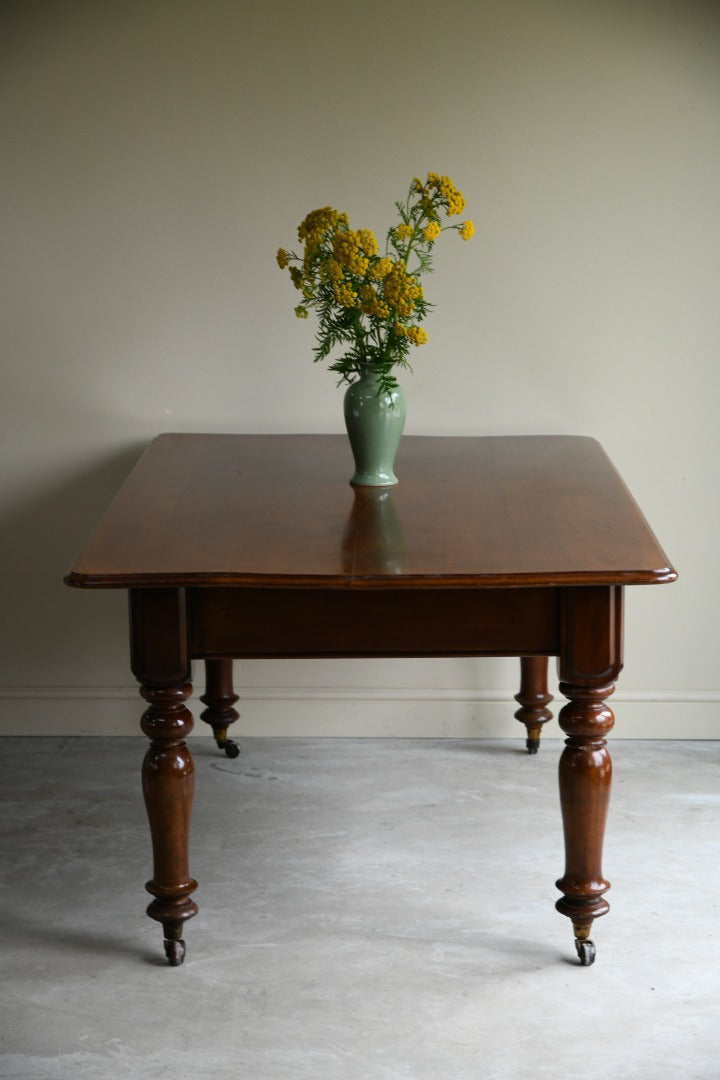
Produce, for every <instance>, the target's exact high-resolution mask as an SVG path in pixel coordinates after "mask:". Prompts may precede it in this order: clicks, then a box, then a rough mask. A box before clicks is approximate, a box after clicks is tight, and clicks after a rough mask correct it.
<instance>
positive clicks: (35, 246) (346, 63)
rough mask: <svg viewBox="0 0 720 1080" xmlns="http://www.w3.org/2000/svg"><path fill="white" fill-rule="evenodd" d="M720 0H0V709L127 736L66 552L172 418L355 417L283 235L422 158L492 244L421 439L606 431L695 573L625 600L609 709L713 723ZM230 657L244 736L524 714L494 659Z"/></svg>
mask: <svg viewBox="0 0 720 1080" xmlns="http://www.w3.org/2000/svg"><path fill="white" fill-rule="evenodd" d="M719 11H720V9H719V8H718V6H717V5H716V4H711V3H708V4H703V3H700V2H697V0H676V2H672V0H664V2H663V0H622V2H620V0H617V2H608V0H602V2H601V0H566V2H562V0H445V2H444V4H442V5H438V4H434V3H433V4H430V3H428V2H426V0H366V2H365V3H363V4H358V3H349V2H346V0H332V2H330V0H307V2H306V3H304V4H298V3H296V2H289V0H274V2H273V0H270V2H268V3H263V4H256V3H244V2H242V0H235V2H232V0H203V2H200V0H196V2H190V0H165V2H163V0H142V2H120V0H117V2H115V0H97V2H96V3H87V2H85V3H73V2H70V0H55V2H54V3H43V2H40V0H37V2H35V0H22V2H20V0H18V2H14V3H13V2H6V4H5V5H4V12H5V14H4V16H3V20H4V24H3V28H2V43H1V45H0V51H1V55H0V91H1V92H0V114H1V117H2V133H3V135H2V153H3V156H4V159H5V160H4V162H3V167H2V170H1V171H0V214H1V215H2V220H3V226H4V228H3V237H4V239H3V242H2V251H1V252H0V259H1V260H2V263H4V264H7V265H6V266H3V267H2V275H1V277H2V289H1V290H0V304H1V305H2V309H3V310H2V312H1V316H2V319H1V322H2V328H3V334H2V338H3V344H2V353H1V356H2V361H1V362H2V366H3V380H2V386H3V390H2V401H1V403H0V409H1V410H2V417H1V418H0V419H1V433H2V443H3V450H2V470H1V472H0V499H1V506H2V513H3V528H2V545H3V557H2V569H3V580H2V589H3V597H2V615H3V631H2V634H3V641H2V647H1V648H0V730H2V731H4V732H18V731H23V730H27V731H30V732H54V733H62V732H65V733H75V732H82V731H98V732H103V731H109V732H111V731H124V730H135V727H136V723H137V717H138V714H139V703H138V701H137V699H136V696H135V692H134V690H133V689H132V688H131V687H132V679H131V677H130V675H129V672H128V663H127V646H126V627H125V608H124V597H123V596H122V595H120V594H112V593H108V594H102V593H81V592H75V591H71V590H68V589H66V588H64V586H63V585H62V575H63V573H64V571H65V570H66V568H67V567H68V565H69V564H70V562H71V561H72V559H73V557H74V555H75V553H76V551H77V550H78V548H79V547H80V546H81V544H82V542H83V540H84V538H85V536H86V535H87V533H88V531H89V529H90V528H91V526H92V524H93V522H94V520H95V518H96V516H97V515H98V514H99V512H100V511H101V510H102V508H103V507H104V505H105V504H106V502H107V501H108V499H109V498H110V496H111V495H112V493H113V491H114V489H115V488H116V486H117V484H118V483H119V481H120V480H121V478H122V477H123V476H124V474H125V473H126V472H127V470H128V468H129V466H130V465H131V464H132V462H133V461H134V460H135V459H136V457H137V456H138V454H139V453H140V452H141V450H142V448H143V447H144V446H145V445H146V444H147V442H148V441H149V440H150V439H151V438H152V437H153V436H154V435H155V434H156V433H158V432H160V431H165V430H174V431H199V430H208V431H339V430H341V409H340V394H339V391H338V390H337V389H336V387H335V383H334V377H333V376H332V375H331V374H329V373H327V372H326V371H324V370H322V369H319V368H317V367H313V365H312V363H311V361H310V349H311V345H312V324H311V323H299V322H297V320H295V318H294V317H293V314H292V305H293V302H294V298H293V296H292V295H291V290H290V288H289V283H288V281H287V278H286V276H285V275H283V274H281V273H280V272H279V270H278V269H277V267H276V265H275V261H274V253H275V250H276V248H277V247H278V245H280V244H291V243H292V241H293V239H294V234H295V227H296V225H297V222H298V221H299V220H300V218H301V217H302V216H303V215H304V214H305V212H306V211H308V210H309V209H311V208H313V207H315V206H319V205H324V204H326V203H332V204H334V205H336V206H339V207H340V208H343V209H346V210H347V211H348V212H349V214H350V216H351V220H352V221H353V223H355V224H356V225H366V226H368V227H371V228H374V229H376V230H377V231H380V232H382V231H383V230H384V228H385V226H386V224H387V223H388V222H389V219H390V214H391V211H392V203H393V200H394V199H395V198H397V197H400V196H401V195H402V194H403V193H404V190H405V186H406V183H407V182H408V180H409V179H410V178H411V177H412V176H413V175H414V174H416V173H423V172H425V171H427V170H428V169H434V170H437V171H440V172H445V173H448V174H449V175H450V176H451V177H452V178H453V179H454V180H455V181H456V183H457V184H458V185H459V186H460V187H461V188H462V189H463V190H464V191H465V193H466V196H467V198H468V203H469V210H468V212H469V214H470V215H471V216H472V217H473V218H474V219H475V222H476V226H477V234H476V239H475V240H474V241H473V242H472V243H471V244H467V245H463V244H461V243H460V242H458V243H451V242H449V241H448V242H447V243H445V244H444V245H443V249H441V250H440V252H439V257H438V259H437V271H436V273H435V275H434V276H433V278H432V279H431V280H430V281H429V282H428V285H427V287H426V291H427V292H428V294H429V295H430V297H431V299H433V300H434V301H436V303H437V310H436V311H435V313H434V314H433V316H432V317H431V320H430V322H429V324H428V328H429V331H430V335H431V340H430V343H429V344H428V345H427V346H426V347H425V348H423V349H421V350H419V351H418V353H417V355H416V371H415V374H414V376H412V377H409V378H408V379H407V380H406V388H407V392H408V398H409V420H408V431H409V432H411V433H451V434H453V433H457V434H467V433H489V434H493V433H505V432H519V433H526V432H570V433H583V434H591V435H594V436H596V437H597V438H599V439H600V440H601V441H602V442H603V443H604V445H605V447H606V449H607V450H608V452H609V453H610V455H611V457H612V458H613V459H614V460H615V462H616V464H617V465H618V467H619V468H620V470H621V471H622V472H623V474H624V476H625V478H626V479H627V481H628V483H629V485H630V486H631V488H632V489H633V491H634V493H635V495H636V497H637V499H638V501H639V502H640V504H641V505H642V507H643V509H644V510H645V512H646V514H647V516H648V518H649V519H650V521H651V523H652V525H653V527H654V528H655V530H656V532H657V533H658V535H659V536H660V538H661V540H662V542H663V544H664V546H665V547H666V549H667V551H668V553H669V555H670V557H671V558H672V559H673V561H674V562H675V563H676V565H677V566H678V568H679V570H680V573H681V579H680V581H679V582H678V583H677V584H676V585H673V586H672V587H669V588H655V589H653V588H646V589H634V590H632V591H631V595H630V597H629V605H628V606H629V613H628V622H627V665H626V671H625V674H624V676H623V678H622V680H621V684H620V689H619V690H618V694H617V698H616V700H617V707H616V713H617V715H618V725H617V728H616V733H617V734H618V735H620V736H622V735H623V734H625V735H628V734H629V735H648V736H653V735H656V736H679V737H682V736H702V735H707V736H712V735H714V734H715V732H716V731H717V730H718V729H717V728H716V727H715V724H714V721H715V718H716V716H717V715H718V711H719V709H718V703H719V701H720V680H719V676H718V664H717V662H716V652H717V641H718V638H719V637H720V634H719V633H718V631H719V627H718V616H717V611H718V608H719V606H720V605H719V602H718V601H719V599H720V598H719V597H718V575H717V573H716V572H715V563H716V550H717V537H718V534H719V532H720V522H719V521H718V442H719V437H718V424H717V419H716V418H717V415H718V406H719V405H720V395H719V394H718V368H719V365H718V354H719V351H720V349H719V347H720V316H719V311H720V304H719V303H718V295H717V288H718V280H720V255H719V253H720V198H719V195H718V193H719V192H720V14H719ZM450 239H452V238H450ZM239 675H240V676H241V680H242V682H243V685H244V686H245V687H246V688H247V694H246V702H245V705H244V707H243V725H244V728H245V730H248V731H256V730H264V731H269V732H274V731H289V732H294V733H298V734H302V733H312V732H323V733H333V732H336V733H340V734H347V733H355V732H356V733H361V732H363V731H373V732H382V733H391V732H394V733H398V734H405V733H407V734H413V733H419V734H488V733H491V734H507V735H516V734H519V731H518V730H516V729H517V725H516V723H515V721H513V720H512V716H511V711H512V710H511V708H510V705H509V704H507V702H506V699H507V697H508V695H509V694H511V693H512V692H513V691H514V690H515V689H516V686H515V685H514V683H515V664H514V663H513V662H510V661H489V660H485V661H472V660H464V661H447V662H445V661H443V662H440V661H437V662H434V663H425V662H423V663H419V662H413V661H407V662H383V663H370V662H362V663H361V662H346V663H335V664H326V663H321V662H317V663H313V664H306V663H303V664H293V663H270V662H264V663H245V664H243V665H239ZM198 676H201V673H200V672H198ZM198 682H201V678H200V677H199V679H198ZM360 687H362V688H365V689H364V690H362V691H358V688H360ZM368 688H372V689H368Z"/></svg>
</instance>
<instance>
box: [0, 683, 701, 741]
mask: <svg viewBox="0 0 720 1080" xmlns="http://www.w3.org/2000/svg"><path fill="white" fill-rule="evenodd" d="M200 693H202V687H200V688H198V689H197V690H196V693H195V694H194V695H193V697H192V698H191V699H190V701H189V706H190V708H191V710H192V712H193V714H194V716H195V718H196V724H195V730H194V735H208V734H209V731H210V729H209V728H208V727H206V725H205V724H204V723H202V722H200V721H199V720H197V717H198V716H199V714H200V712H201V711H202V709H203V705H202V703H201V702H199V701H198V700H197V698H198V695H199V694H200ZM513 693H514V691H513V690H508V691H507V692H504V691H495V690H493V691H478V692H477V693H471V692H468V691H466V690H462V691H453V690H447V689H438V690H433V689H427V688H423V689H421V690H417V689H414V688H404V689H379V690H368V689H366V688H355V687H353V688H346V689H342V690H340V689H336V688H334V689H327V688H322V687H318V688H315V687H313V688H310V689H308V688H302V689H294V688H287V687H284V688H280V689H277V688H270V687H255V688H253V689H251V690H248V691H243V692H242V697H241V700H240V701H239V702H238V707H239V709H240V719H239V720H238V721H237V722H236V723H235V724H233V726H232V734H233V737H235V738H242V737H243V736H252V735H264V736H300V737H303V736H304V737H322V736H335V737H342V738H352V737H361V736H375V737H381V738H391V737H392V738H403V737H405V738H461V739H474V738H493V739H498V738H499V739H502V738H516V737H521V736H522V734H523V730H524V729H523V728H522V727H521V725H520V724H518V722H517V721H516V720H515V719H514V718H513V713H514V712H515V710H516V709H517V704H516V703H515V701H514V700H513ZM611 704H612V708H613V711H614V713H615V728H614V730H613V734H612V737H613V738H617V739H623V738H624V739H717V738H720V691H717V690H708V691H687V690H681V691H660V692H655V691H626V692H624V693H623V692H620V691H619V692H618V693H616V694H615V695H613V698H612V700H611ZM550 707H551V709H552V710H553V713H554V715H555V716H557V713H558V711H559V709H560V708H561V707H562V699H561V700H560V701H555V702H553V703H552V704H551V706H550ZM142 709H143V702H142V700H141V699H140V696H139V694H138V692H137V690H136V689H134V688H130V687H118V688H97V687H44V688H42V689H37V688H30V687H12V688H5V689H2V688H0V736H9V735H13V736H17V735H38V736H42V735H61V736H77V735H134V734H137V733H138V732H139V730H140V729H139V718H140V715H141V713H142ZM546 730H547V732H548V734H552V735H554V736H557V735H559V734H560V731H559V729H558V727H557V724H556V723H555V722H554V721H551V722H550V723H549V724H548V725H547V728H546Z"/></svg>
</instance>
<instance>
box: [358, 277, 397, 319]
mask: <svg viewBox="0 0 720 1080" xmlns="http://www.w3.org/2000/svg"><path fill="white" fill-rule="evenodd" d="M360 300H361V304H360V310H361V311H362V312H363V314H364V315H372V316H374V317H375V318H376V319H386V318H387V317H388V315H389V314H390V308H389V307H388V306H387V304H384V303H383V301H382V300H381V299H380V297H379V296H378V294H377V293H376V292H375V290H374V289H373V287H372V285H363V287H362V289H361V290H360Z"/></svg>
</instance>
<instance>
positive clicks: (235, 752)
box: [215, 739, 240, 758]
mask: <svg viewBox="0 0 720 1080" xmlns="http://www.w3.org/2000/svg"><path fill="white" fill-rule="evenodd" d="M215 741H216V743H217V746H218V750H224V751H225V753H226V755H227V757H229V758H236V757H239V756H240V747H239V746H238V744H237V743H236V742H233V740H232V739H216V740H215Z"/></svg>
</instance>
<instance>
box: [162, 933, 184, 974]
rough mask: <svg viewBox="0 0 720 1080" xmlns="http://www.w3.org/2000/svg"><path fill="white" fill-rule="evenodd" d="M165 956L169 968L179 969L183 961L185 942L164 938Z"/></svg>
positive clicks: (180, 939)
mask: <svg viewBox="0 0 720 1080" xmlns="http://www.w3.org/2000/svg"><path fill="white" fill-rule="evenodd" d="M163 944H164V945H165V955H166V956H167V960H168V964H169V965H170V967H180V965H181V964H182V962H183V960H184V959H185V942H184V941H183V939H182V938H165V941H164V942H163Z"/></svg>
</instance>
